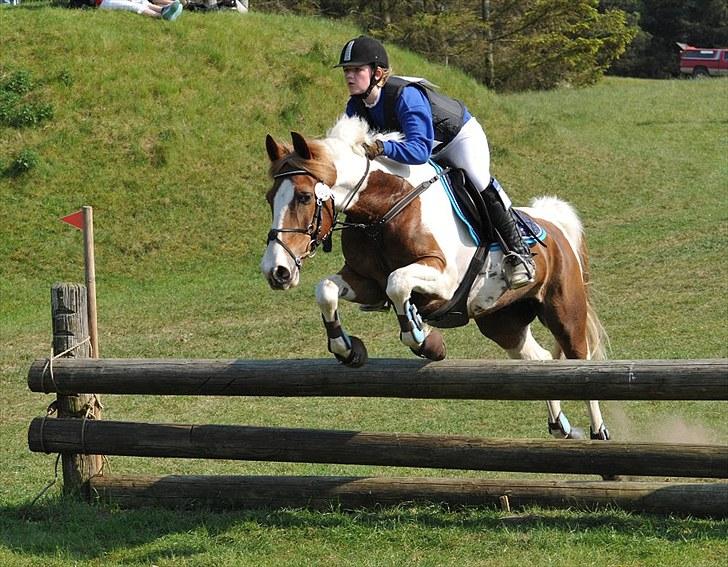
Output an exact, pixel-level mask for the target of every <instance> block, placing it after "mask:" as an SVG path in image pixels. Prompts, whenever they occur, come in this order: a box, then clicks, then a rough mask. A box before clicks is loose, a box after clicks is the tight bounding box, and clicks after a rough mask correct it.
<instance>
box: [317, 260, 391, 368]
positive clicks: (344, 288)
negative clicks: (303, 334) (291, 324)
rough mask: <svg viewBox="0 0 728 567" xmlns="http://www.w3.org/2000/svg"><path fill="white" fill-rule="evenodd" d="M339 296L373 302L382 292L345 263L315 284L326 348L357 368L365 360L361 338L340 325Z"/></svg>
mask: <svg viewBox="0 0 728 567" xmlns="http://www.w3.org/2000/svg"><path fill="white" fill-rule="evenodd" d="M340 298H341V299H345V300H347V301H357V302H361V303H377V302H379V301H382V300H383V299H384V294H383V293H382V290H381V288H379V287H377V286H376V284H375V283H374V282H373V281H371V280H367V279H365V278H362V277H360V276H358V275H357V274H356V273H354V272H352V271H351V270H350V269H348V268H347V267H346V266H345V267H344V268H343V269H342V270H341V271H340V272H339V273H338V274H334V275H332V276H329V277H327V278H324V279H322V280H321V281H320V282H319V283H318V285H317V286H316V302H317V303H318V306H319V309H321V316H322V318H323V321H324V326H325V327H326V337H327V340H328V349H329V352H330V353H331V354H333V355H334V356H335V357H336V359H337V360H338V361H340V362H342V363H343V364H345V365H347V366H352V367H354V368H358V367H359V366H363V365H364V364H365V363H366V361H367V358H368V355H367V349H366V346H364V343H363V342H362V341H361V339H359V338H358V337H354V336H351V335H349V334H348V333H347V332H346V331H345V330H344V328H343V327H342V325H341V319H340V318H339V309H338V307H339V299H340Z"/></svg>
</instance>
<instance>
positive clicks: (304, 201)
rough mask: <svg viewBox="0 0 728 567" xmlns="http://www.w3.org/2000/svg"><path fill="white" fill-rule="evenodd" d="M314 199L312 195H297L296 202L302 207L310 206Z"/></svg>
mask: <svg viewBox="0 0 728 567" xmlns="http://www.w3.org/2000/svg"><path fill="white" fill-rule="evenodd" d="M312 199H313V195H312V194H311V193H296V201H298V202H299V203H300V204H302V205H308V204H309V203H310V202H311V200H312Z"/></svg>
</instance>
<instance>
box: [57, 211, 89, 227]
mask: <svg viewBox="0 0 728 567" xmlns="http://www.w3.org/2000/svg"><path fill="white" fill-rule="evenodd" d="M61 220H62V221H63V222H67V223H68V224H70V225H72V226H75V227H76V228H78V229H80V230H83V226H84V222H83V210H80V211H76V212H75V213H71V214H70V215H66V216H65V217H63V218H61Z"/></svg>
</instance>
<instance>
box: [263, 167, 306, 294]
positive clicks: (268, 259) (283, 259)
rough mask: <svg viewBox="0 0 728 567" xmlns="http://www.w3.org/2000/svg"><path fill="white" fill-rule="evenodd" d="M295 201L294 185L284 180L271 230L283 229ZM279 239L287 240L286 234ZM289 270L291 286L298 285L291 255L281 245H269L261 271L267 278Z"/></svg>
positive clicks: (274, 209)
mask: <svg viewBox="0 0 728 567" xmlns="http://www.w3.org/2000/svg"><path fill="white" fill-rule="evenodd" d="M292 200H293V183H292V182H291V181H290V180H289V179H285V180H283V182H282V183H281V186H280V187H279V188H278V191H277V192H276V195H275V198H274V199H273V223H272V225H271V228H283V227H284V226H286V225H285V217H286V213H287V212H288V208H289V205H290V203H291V201H292ZM278 238H281V239H285V233H282V234H279V235H278ZM279 267H283V268H287V269H288V271H289V272H290V274H291V282H290V286H291V287H295V286H296V285H298V278H299V277H300V274H299V270H298V267H297V266H296V263H295V261H294V259H293V258H291V255H290V254H288V252H286V250H285V249H284V248H283V246H281V245H280V244H279V243H277V242H275V241H272V242H269V243H268V246H267V248H266V249H265V254H263V258H262V259H261V261H260V270H261V272H263V275H264V276H265V277H266V278H269V279H270V277H271V276H272V274H273V273H274V272H275V271H276V269H277V268H279Z"/></svg>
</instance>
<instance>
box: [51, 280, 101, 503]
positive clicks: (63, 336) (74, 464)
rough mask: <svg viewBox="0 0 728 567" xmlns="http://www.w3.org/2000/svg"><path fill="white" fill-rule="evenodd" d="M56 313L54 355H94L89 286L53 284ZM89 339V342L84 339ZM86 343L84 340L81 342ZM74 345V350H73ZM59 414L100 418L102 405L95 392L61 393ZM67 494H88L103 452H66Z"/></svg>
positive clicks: (52, 295)
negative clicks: (91, 335) (90, 338)
mask: <svg viewBox="0 0 728 567" xmlns="http://www.w3.org/2000/svg"><path fill="white" fill-rule="evenodd" d="M51 314H52V317H53V356H57V355H59V354H61V353H63V352H65V351H68V352H65V354H63V355H62V356H63V357H64V358H90V356H91V344H90V341H89V340H87V339H89V325H88V304H87V295H86V286H84V285H82V284H72V283H56V284H53V287H52V288H51ZM84 341H86V342H84ZM81 343H83V344H81ZM69 349H70V350H69ZM57 410H58V417H76V418H81V419H83V418H86V419H99V418H100V417H101V406H100V403H99V400H98V398H97V396H95V395H94V394H65V395H64V394H58V397H57ZM61 461H62V465H63V492H64V494H79V493H80V494H83V495H84V496H87V494H85V492H86V491H88V481H89V479H90V478H91V477H93V476H96V475H98V474H99V473H100V471H101V465H102V457H101V456H100V455H79V454H73V453H63V454H62V456H61Z"/></svg>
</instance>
